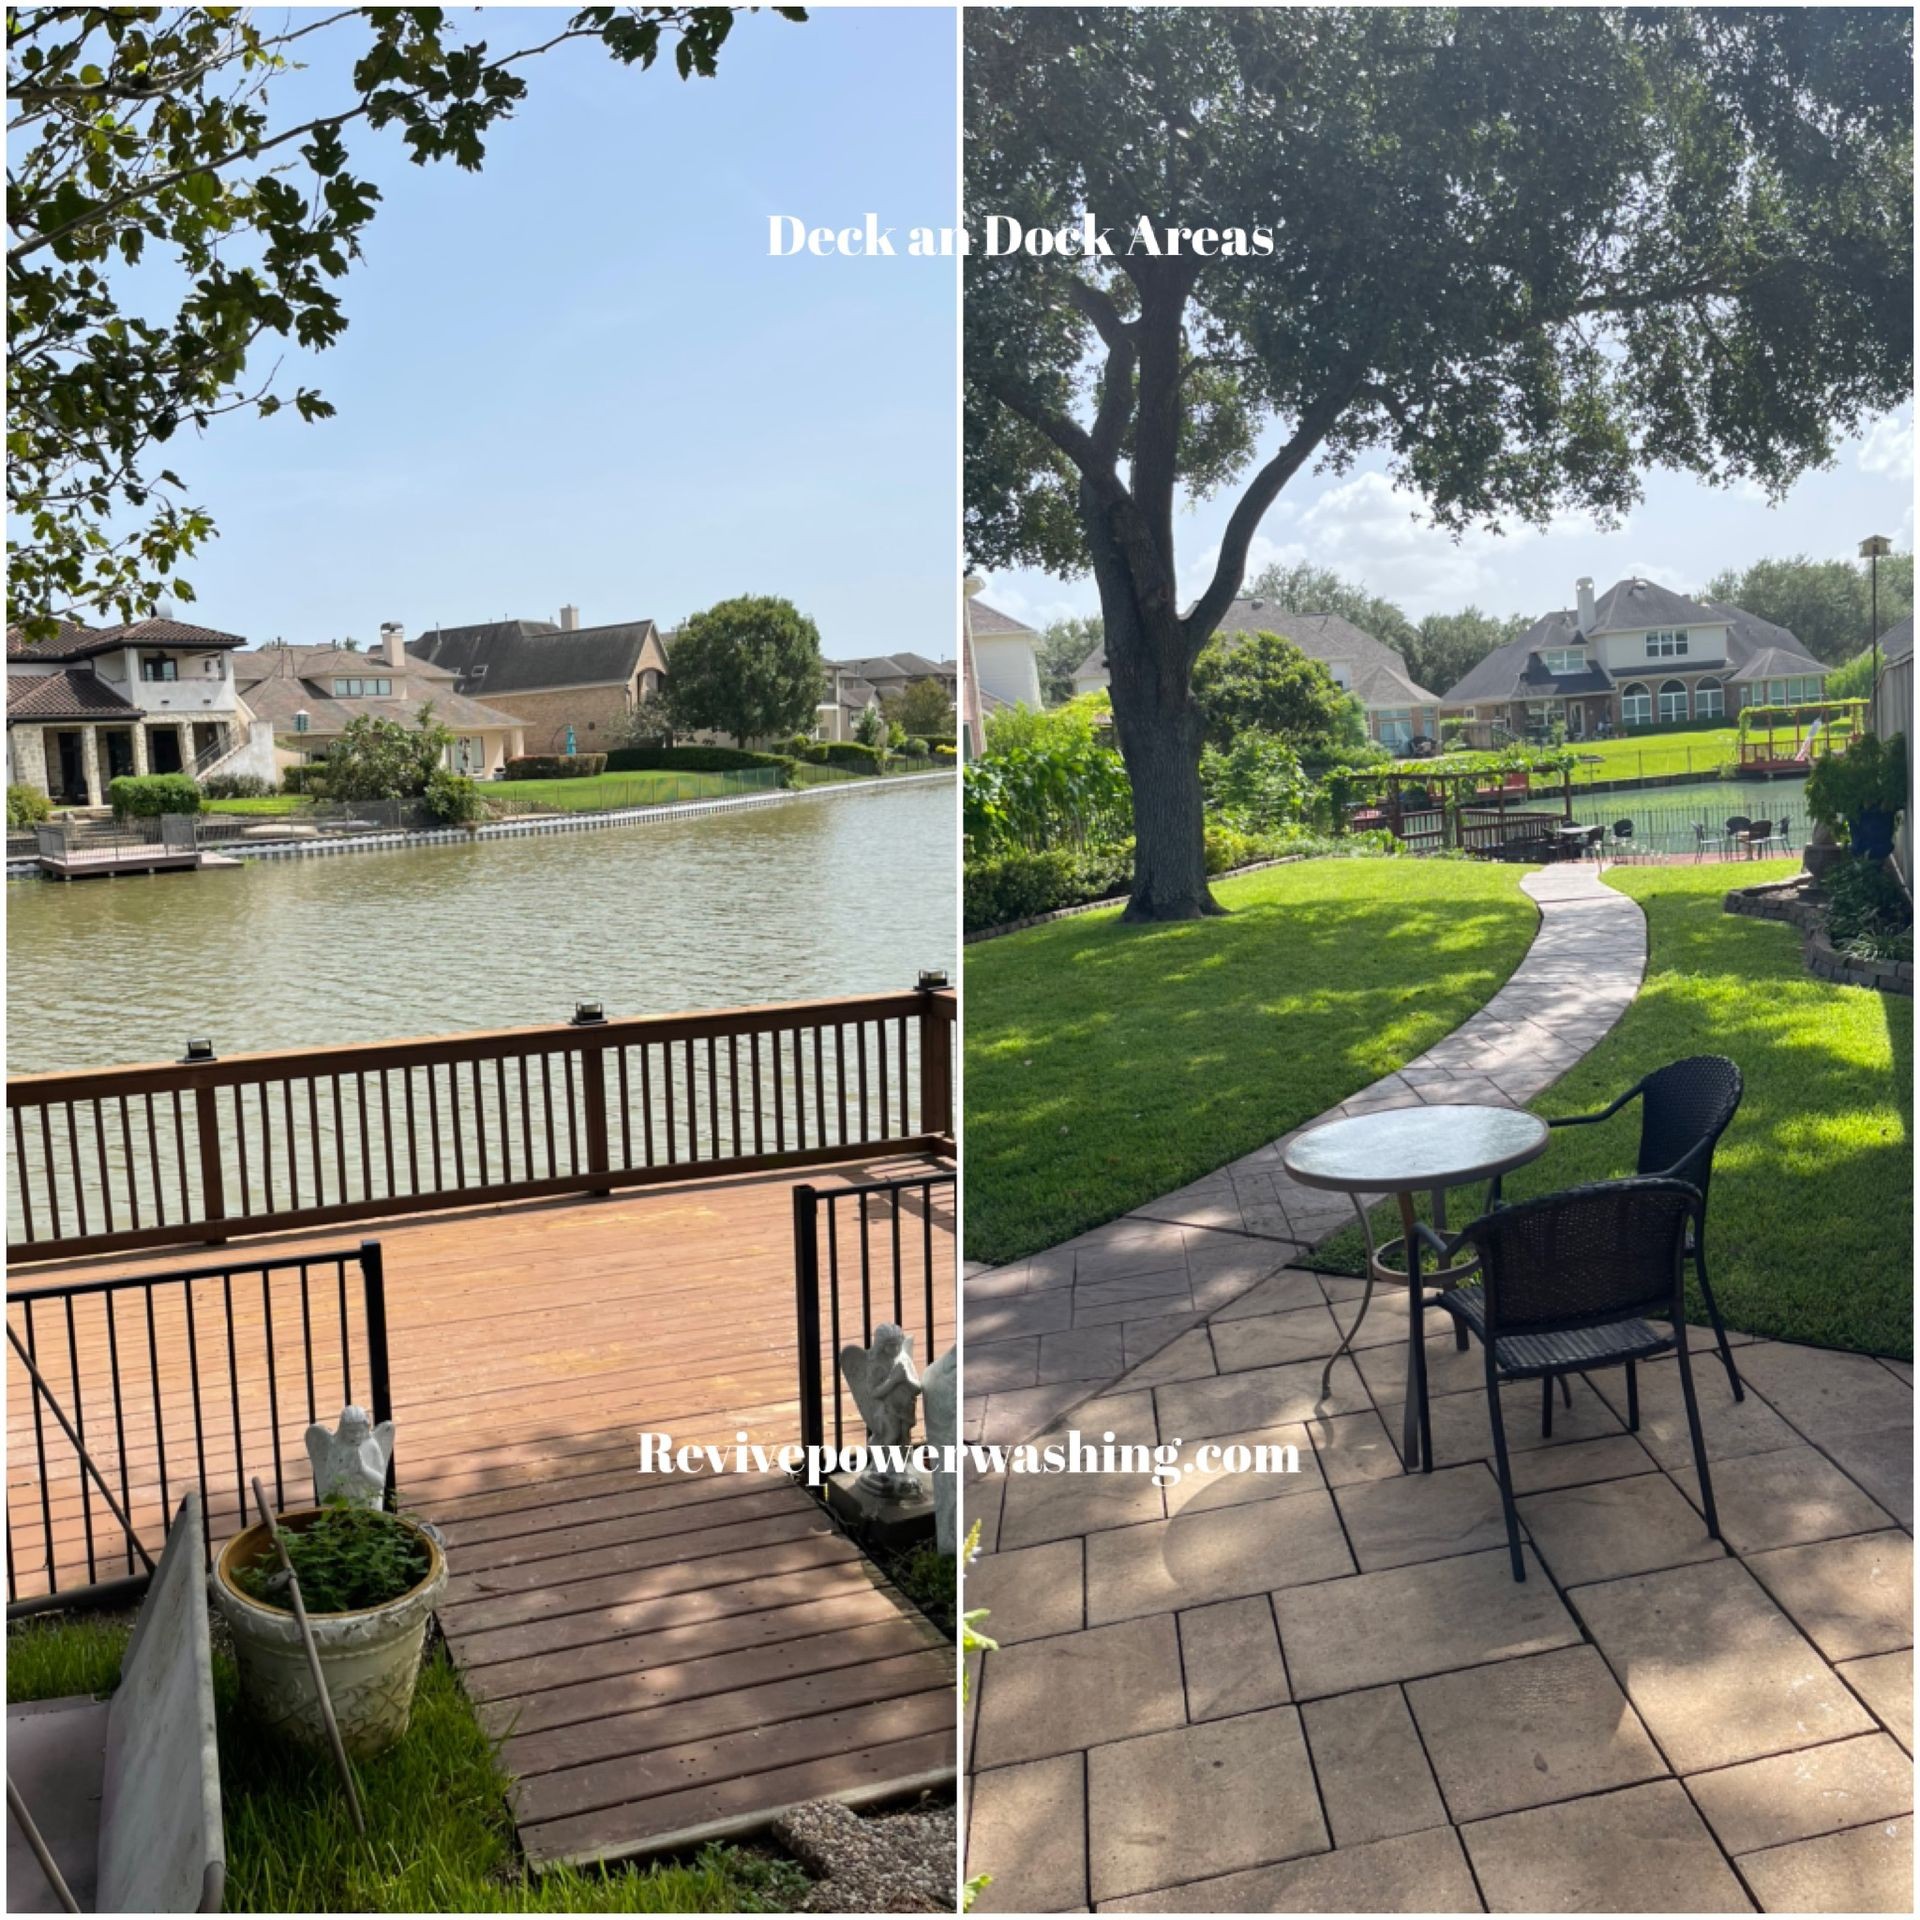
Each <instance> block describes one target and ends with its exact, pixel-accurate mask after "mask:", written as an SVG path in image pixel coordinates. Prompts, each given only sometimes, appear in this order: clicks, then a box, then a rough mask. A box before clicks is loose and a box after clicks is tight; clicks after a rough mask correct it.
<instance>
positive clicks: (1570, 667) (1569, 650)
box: [1540, 647, 1587, 673]
mask: <svg viewBox="0 0 1920 1920" xmlns="http://www.w3.org/2000/svg"><path fill="white" fill-rule="evenodd" d="M1540 662H1541V664H1542V665H1543V666H1544V667H1545V668H1546V670H1547V671H1548V672H1549V673H1584V672H1585V671H1586V667H1587V650H1586V648H1585V647H1549V648H1548V649H1547V650H1546V652H1544V653H1543V654H1542V655H1541V656H1540Z"/></svg>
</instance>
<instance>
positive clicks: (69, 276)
mask: <svg viewBox="0 0 1920 1920" xmlns="http://www.w3.org/2000/svg"><path fill="white" fill-rule="evenodd" d="M736 11H737V9H735V8H733V7H727V6H684V5H671V6H640V7H582V8H580V9H579V10H578V11H577V12H572V13H567V12H559V11H556V12H554V13H551V14H547V15H544V16H527V15H521V16H520V18H521V20H522V21H525V20H526V19H527V18H529V17H532V18H534V19H536V20H537V22H538V24H537V25H536V26H535V27H533V28H531V29H529V30H528V41H527V44H524V45H521V46H516V47H513V48H511V49H509V50H505V51H501V50H496V49H494V48H493V47H490V46H489V45H488V43H487V42H486V41H484V40H467V39H463V38H462V37H461V32H460V28H459V27H458V26H457V24H456V22H455V19H454V16H453V15H452V14H451V13H450V12H448V11H447V10H445V9H442V8H440V7H386V6H366V7H343V8H339V9H336V10H325V9H323V10H320V11H317V12H300V11H291V12H286V13H282V14H275V15H271V16H259V17H256V16H255V15H254V14H253V13H252V12H251V11H249V10H248V9H245V8H239V7H63V6H43V7H16V8H9V9H8V13H7V36H8V39H7V83H8V94H9V109H10V114H11V118H10V120H9V122H8V134H9V139H8V144H7V163H8V164H7V198H8V210H7V212H8V221H9V224H10V227H11V231H12V239H11V243H10V245H9V248H8V252H7V339H8V349H9V356H10V362H11V364H10V368H9V388H8V413H7V487H8V493H7V498H8V506H9V509H10V512H11V513H12V515H13V517H14V526H15V531H16V538H15V539H14V541H13V543H12V554H11V559H12V565H11V567H10V569H9V577H8V583H7V618H8V620H9V622H19V623H21V624H24V625H25V626H27V627H28V629H29V631H30V632H31V633H32V635H33V636H34V637H35V638H46V637H49V636H50V635H51V634H52V633H54V632H55V631H57V629H58V626H59V623H60V621H61V619H62V618H63V617H65V618H81V617H86V616H91V615H93V614H94V613H95V612H96V610H97V609H104V608H109V607H110V608H113V609H115V610H117V611H118V613H119V615H120V617H121V618H122V619H127V620H131V619H135V618H138V617H140V616H142V615H145V614H149V613H151V612H152V611H153V610H154V607H155V605H156V604H157V602H158V600H159V597H160V595H161V594H162V592H163V591H165V592H171V593H173V594H175V595H177V596H178V597H179V598H180V599H182V600H191V599H192V598H193V588H192V586H191V585H190V583H189V582H188V581H186V580H184V579H183V578H181V577H180V574H179V571H178V569H179V565H180V563H181V562H182V561H183V560H185V559H187V558H188V557H189V556H191V555H192V554H193V553H194V552H195V550H196V549H197V548H199V547H200V546H201V545H202V543H203V542H205V541H206V540H208V539H210V538H211V537H212V536H213V534H214V533H215V531H216V529H215V527H214V523H213V519H212V516H211V515H210V514H209V513H208V512H207V511H206V509H205V508H203V507H198V506H190V505H187V504H185V503H184V500H183V494H184V482H183V481H182V480H181V478H180V476H179V474H178V473H177V472H175V471H174V470H173V469H172V468H171V467H170V466H168V465H166V464H164V462H165V460H166V458H167V456H166V454H165V453H164V452H163V451H162V450H163V449H164V448H165V447H166V446H167V444H168V443H169V442H170V441H172V440H173V439H174V438H175V437H176V436H177V435H179V434H181V433H182V431H183V430H184V429H187V428H194V429H200V430H204V429H205V428H206V427H207V426H208V424H209V423H210V422H211V421H213V420H215V419H217V418H219V417H220V416H222V415H224V414H230V413H238V412H255V413H259V414H271V413H274V412H277V411H278V410H279V409H280V407H281V406H282V405H283V404H284V402H283V399H282V397H281V396H280V395H279V394H277V393H275V392H274V391H273V387H274V371H273V370H268V371H267V372H265V373H264V374H263V373H262V372H260V371H259V370H258V369H257V368H256V367H254V366H253V365H252V360H253V354H254V349H255V348H256V346H258V345H259V344H260V343H261V341H262V340H263V339H265V340H268V341H271V340H274V339H279V340H291V341H293V342H295V343H297V344H298V345H299V346H301V347H303V348H308V349H319V348H323V347H326V346H329V345H331V344H332V343H333V341H334V340H336V339H337V338H338V337H339V335H340V333H341V331H342V329H343V328H344V327H345V326H346V324H347V320H346V315H345V313H344V312H343V311H342V308H341V301H340V294H339V291H338V285H337V283H338V282H339V281H341V280H342V279H344V278H345V276H346V275H347V273H348V272H349V270H350V269H351V267H352V265H353V262H354V261H355V260H356V259H358V258H359V253H360V241H361V236H362V234H363V233H364V232H365V230H366V228H367V225H368V223H369V222H370V221H371V220H372V219H373V216H374V213H375V210H376V207H377V204H378V201H379V199H380V192H379V189H378V188H377V187H375V186H374V185H373V184H372V183H371V182H370V181H368V180H366V179H364V178H362V177H360V176H358V175H356V174H355V173H354V172H353V171H352V169H351V167H350V164H349V155H348V151H347V145H346V136H347V134H348V132H349V131H351V130H357V129H358V128H359V127H360V126H362V125H364V126H365V127H367V128H370V129H374V130H379V129H383V128H388V127H391V128H395V129H397V130H398V132H399V134H400V137H401V138H402V139H403V140H404V141H405V143H406V146H407V148H408V150H409V153H410V155H411V157H412V159H413V160H414V161H415V163H416V164H420V165H424V164H425V163H427V162H428V161H431V160H440V159H450V160H452V161H453V162H455V164H456V165H458V166H461V167H464V168H466V169H468V170H469V171H478V170H479V168H480V166H481V164H482V162H483V160H484V159H485V156H486V135H487V134H488V133H489V132H490V131H491V129H492V128H493V126H494V124H495V122H496V121H499V120H502V119H505V118H507V117H509V116H510V115H511V114H512V112H513V109H514V107H515V106H516V105H517V104H518V103H519V102H520V101H521V100H522V99H523V98H524V97H525V95H526V91H527V83H526V81H525V80H524V79H523V78H522V77H521V74H520V72H519V69H520V68H522V67H524V66H525V65H526V64H528V63H529V62H530V61H532V60H534V59H536V58H537V57H538V56H540V55H541V54H544V53H546V52H548V51H550V50H551V49H553V48H555V47H558V46H561V45H563V44H565V43H567V42H570V41H575V40H586V41H597V42H598V43H599V44H600V45H601V46H602V47H604V49H605V50H606V52H607V53H608V54H609V55H610V56H611V57H612V58H613V59H614V60H616V61H618V62H619V63H620V64H621V65H623V66H639V67H643V68H644V67H650V66H652V65H653V63H654V61H655V59H656V58H657V57H658V56H659V54H660V53H661V52H662V50H663V49H665V48H668V47H671V49H672V51H673V57H674V62H675V65H676V66H677V68H678V70H679V72H680V75H681V77H682V78H683V79H685V78H688V77H690V76H693V75H696V74H697V75H702V76H705V75H710V74H712V73H713V72H714V71H715V62H716V59H717V56H718V54H719V51H720V48H721V46H722V45H723V43H724V42H725V40H726V38H727V35H728V33H729V31H730V30H731V28H732V26H733V22H734V18H735V15H736ZM775 11H777V12H779V13H782V14H784V15H786V16H788V17H789V18H804V17H805V15H804V13H803V12H802V10H801V9H799V8H792V7H782V8H777V9H775ZM507 18H508V19H512V18H513V16H512V15H508V16H507ZM317 36H318V37H317ZM341 41H349V42H350V43H351V45H352V46H353V47H354V48H356V49H358V50H359V54H358V59H357V61H356V62H355V64H354V66H353V69H352V75H351V81H350V84H348V85H344V86H343V87H342V89H341V96H340V98H339V100H338V101H337V103H335V104H334V105H332V106H330V107H328V108H326V109H325V110H323V111H320V112H317V113H310V112H308V111H307V109H305V108H304V107H303V108H302V109H301V113H300V114H299V115H291V114H276V113H275V112H274V111H273V105H272V100H271V97H270V96H271V95H272V94H273V93H274V91H275V86H276V83H277V82H278V81H279V80H281V79H282V78H283V77H284V76H285V75H286V74H287V73H289V72H290V71H291V70H293V69H294V68H295V67H296V66H297V65H298V64H299V63H300V62H301V61H303V60H305V59H307V58H308V57H309V56H310V55H311V54H312V53H313V52H314V51H315V50H316V49H320V48H325V47H327V46H329V45H330V44H332V43H338V42H341ZM142 262H146V263H148V264H149V266H151V265H152V264H154V263H156V262H158V263H163V271H162V273H161V274H160V276H159V278H158V280H157V281H155V280H153V279H152V278H151V276H149V279H148V281H147V282H145V283H136V282H135V281H134V280H133V278H132V275H131V270H132V269H134V268H136V267H138V266H139V265H140V264H141V263H142ZM136 284H139V285H140V286H141V287H142V289H143V290H144V288H145V287H149V286H158V287H160V288H162V289H165V290H166V291H164V292H163V293H161V294H160V295H159V296H158V299H159V304H158V307H157V308H148V309H146V310H136V309H135V307H134V305H133V304H132V302H133V301H134V300H135V298H137V297H139V296H138V295H137V294H136V291H135V289H136ZM291 404H292V406H293V407H294V409H295V410H296V411H297V412H298V413H299V414H300V415H301V417H302V418H303V419H306V420H316V419H320V418H323V417H324V416H325V415H327V414H330V413H331V412H332V411H333V408H332V406H331V405H330V404H329V403H328V402H327V401H326V400H324V399H323V398H322V397H321V396H320V395H319V394H318V393H317V392H315V391H313V390H312V389H311V388H308V387H304V386H303V387H299V388H297V389H296V390H295V392H294V393H293V394H292V396H291Z"/></svg>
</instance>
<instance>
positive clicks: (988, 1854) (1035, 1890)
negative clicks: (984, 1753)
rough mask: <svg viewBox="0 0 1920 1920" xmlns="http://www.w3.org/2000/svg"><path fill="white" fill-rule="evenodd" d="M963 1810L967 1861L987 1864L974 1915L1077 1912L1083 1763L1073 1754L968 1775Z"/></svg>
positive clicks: (1083, 1887) (1082, 1869) (1083, 1879)
mask: <svg viewBox="0 0 1920 1920" xmlns="http://www.w3.org/2000/svg"><path fill="white" fill-rule="evenodd" d="M968 1809H969V1812H968V1830H967V1852H968V1857H969V1858H971V1859H976V1860H991V1861H992V1862H993V1863H994V1865H993V1877H992V1881H991V1883H990V1884H989V1885H988V1886H986V1887H983V1888H982V1889H981V1891H980V1893H979V1895H978V1896H977V1897H976V1899H975V1900H974V1903H973V1910H974V1912H975V1913H1072V1912H1075V1911H1077V1910H1080V1909H1084V1908H1085V1906H1086V1904H1087V1846H1086V1834H1087V1796H1086V1762H1085V1761H1084V1760H1083V1759H1082V1758H1081V1756H1080V1755H1079V1754H1077V1753H1062V1754H1056V1755H1055V1756H1054V1758H1052V1759H1051V1760H1030V1761H1027V1762H1026V1763H1025V1764H1024V1765H1022V1766H1017V1767H995V1768H993V1769H992V1770H991V1771H990V1772H987V1773H980V1774H976V1775H975V1776H974V1778H973V1784H972V1788H971V1790H970V1792H969V1794H968Z"/></svg>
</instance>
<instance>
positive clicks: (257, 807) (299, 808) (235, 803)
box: [201, 793, 313, 814]
mask: <svg viewBox="0 0 1920 1920" xmlns="http://www.w3.org/2000/svg"><path fill="white" fill-rule="evenodd" d="M312 805H313V802H312V801H311V800H309V799H308V798H307V796H306V795H305V794H304V793H266V794H260V795H258V796H257V797H255V798H254V799H251V800H208V801H204V802H203V803H202V809H201V810H202V811H203V812H206V813H243V814H244V813H261V814H276V813H304V812H305V811H306V810H307V808H309V807H310V806H312Z"/></svg>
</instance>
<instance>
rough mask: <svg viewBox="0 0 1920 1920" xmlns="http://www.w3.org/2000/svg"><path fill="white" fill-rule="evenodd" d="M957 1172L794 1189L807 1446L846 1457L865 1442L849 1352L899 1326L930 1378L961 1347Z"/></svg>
mask: <svg viewBox="0 0 1920 1920" xmlns="http://www.w3.org/2000/svg"><path fill="white" fill-rule="evenodd" d="M954 1180H955V1176H954V1175H953V1174H952V1173H950V1172H947V1173H924V1174H914V1175H910V1176H909V1177H907V1178H906V1179H902V1180H874V1181H866V1182H862V1183H860V1184H858V1185H849V1186H844V1187H814V1186H799V1187H795V1188H794V1190H793V1258H794V1299H795V1306H796V1309H797V1312H798V1321H799V1340H798V1357H799V1370H800V1444H801V1445H802V1446H810V1447H811V1446H823V1445H825V1444H827V1443H828V1441H829V1439H830V1440H831V1443H832V1445H833V1446H835V1447H836V1448H838V1447H842V1446H845V1445H848V1444H854V1443H857V1442H858V1441H859V1440H860V1439H861V1438H862V1437H863V1436H864V1434H865V1431H866V1429H865V1427H864V1425H863V1424H862V1422H861V1419H860V1410H859V1408H858V1407H856V1406H855V1405H854V1402H853V1395H852V1394H851V1392H849V1391H848V1389H847V1386H846V1383H845V1382H844V1381H843V1380H842V1379H841V1377H840V1367H839V1354H840V1349H841V1348H842V1347H845V1346H852V1345H859V1346H863V1347H864V1346H870V1345H871V1344H872V1343H873V1330H874V1328H875V1327H876V1326H878V1325H880V1324H881V1323H882V1322H883V1321H888V1320H890V1321H892V1322H893V1324H894V1325H895V1326H897V1327H900V1328H901V1329H903V1330H904V1331H905V1332H906V1333H907V1334H909V1335H910V1336H911V1337H912V1340H913V1352H914V1359H915V1363H916V1364H917V1365H918V1367H919V1368H920V1370H921V1372H922V1373H924V1372H925V1371H926V1370H927V1368H928V1367H930V1366H931V1365H932V1364H933V1362H934V1361H935V1360H936V1359H938V1358H939V1356H940V1353H941V1351H942V1349H943V1348H944V1346H946V1345H948V1344H950V1343H951V1342H952V1339H953V1327H954V1309H955V1302H956V1299H957V1296H958V1291H959V1267H958V1243H957V1241H956V1239H955V1235H954Z"/></svg>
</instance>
